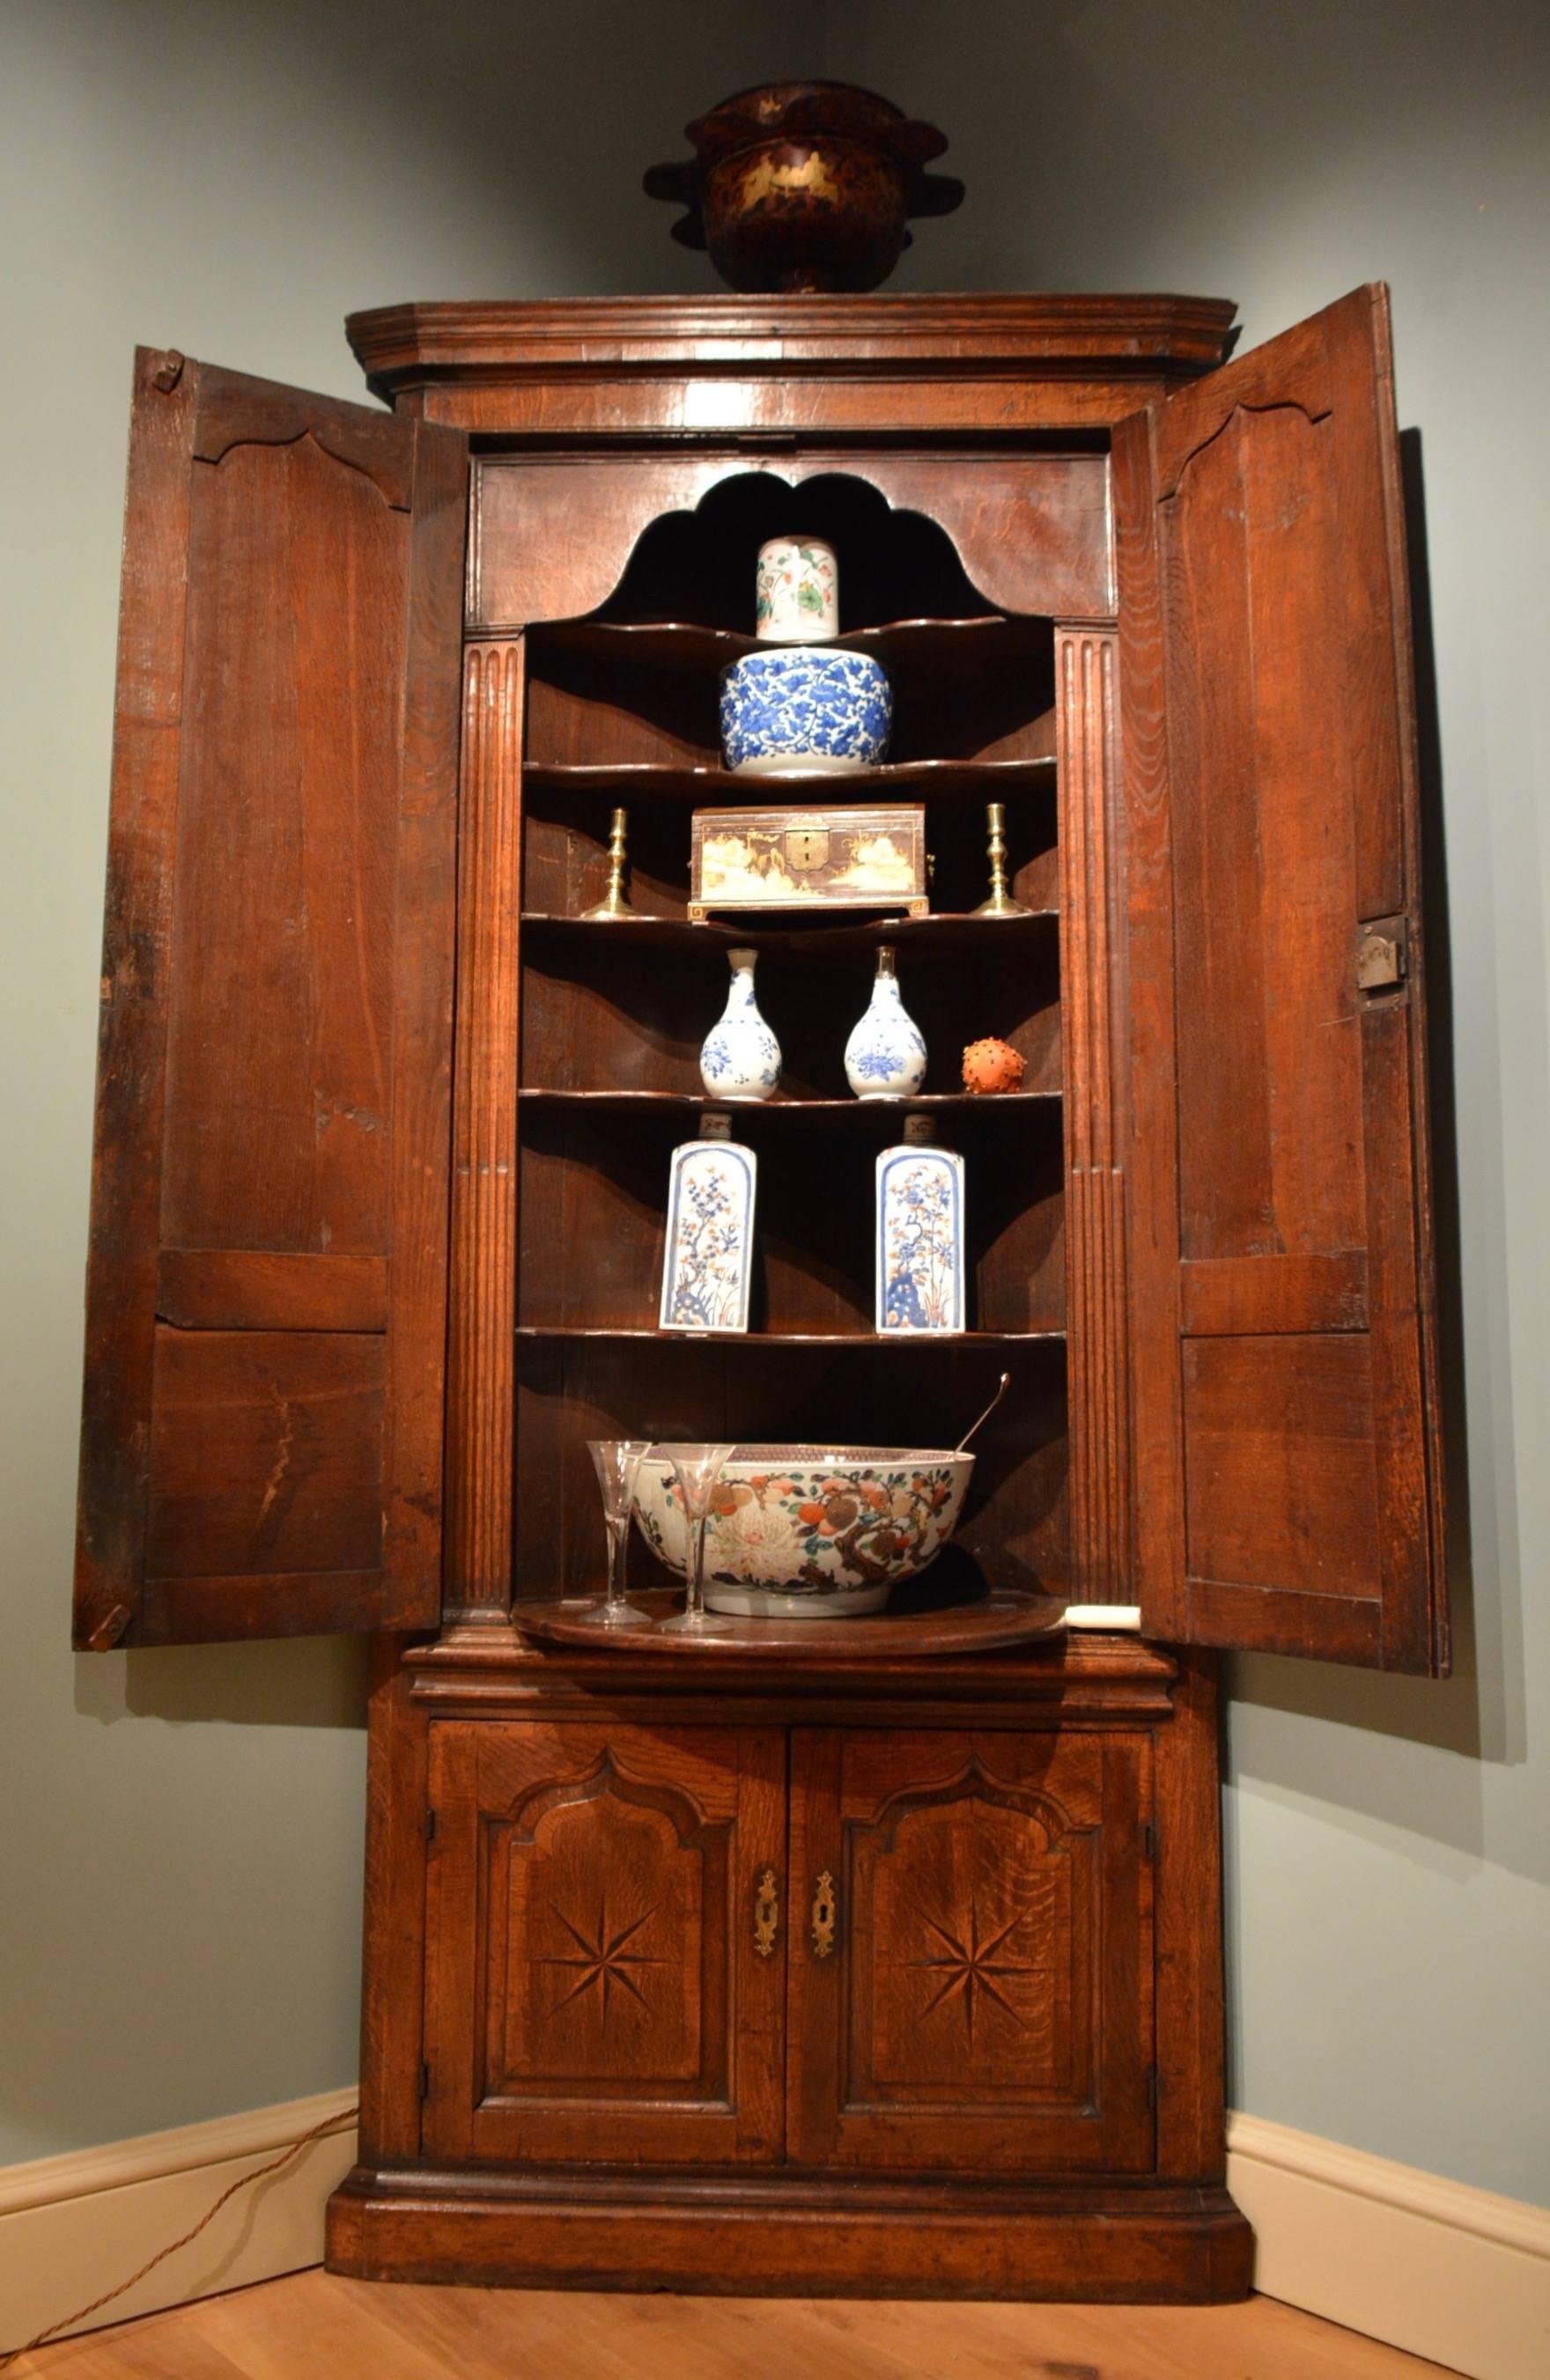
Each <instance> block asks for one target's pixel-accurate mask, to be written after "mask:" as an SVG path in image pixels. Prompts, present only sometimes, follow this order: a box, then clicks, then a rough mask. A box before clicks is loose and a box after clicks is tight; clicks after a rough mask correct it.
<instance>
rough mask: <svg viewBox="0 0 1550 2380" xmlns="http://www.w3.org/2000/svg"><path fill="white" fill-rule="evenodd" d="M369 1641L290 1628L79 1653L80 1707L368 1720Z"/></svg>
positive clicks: (196, 1718)
mask: <svg viewBox="0 0 1550 2380" xmlns="http://www.w3.org/2000/svg"><path fill="white" fill-rule="evenodd" d="M368 1649H369V1645H368V1639H367V1638H366V1637H364V1636H291V1637H280V1638H274V1639H269V1640H261V1641H259V1642H257V1643H254V1644H250V1645H142V1646H139V1647H137V1648H135V1649H134V1650H132V1651H130V1652H127V1653H78V1654H77V1655H76V1657H75V1707H76V1710H77V1713H78V1714H79V1717H80V1718H94V1719H100V1720H102V1721H103V1722H104V1723H111V1722H112V1721H113V1720H115V1719H119V1718H163V1719H170V1720H171V1721H173V1722H174V1723H175V1724H177V1723H179V1722H182V1723H197V1722H203V1723H206V1724H208V1723H209V1722H210V1721H211V1720H219V1721H223V1722H225V1723H226V1725H227V1726H233V1727H338V1728H364V1726H365V1724H366V1665H367V1655H368Z"/></svg>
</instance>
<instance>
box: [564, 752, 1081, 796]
mask: <svg viewBox="0 0 1550 2380" xmlns="http://www.w3.org/2000/svg"><path fill="white" fill-rule="evenodd" d="M1055 781H1056V764H1055V754H1054V752H1053V751H1051V752H1048V753H1039V754H1036V755H1034V756H1031V757H1028V758H1017V759H999V760H997V759H989V760H897V761H895V760H888V761H884V762H882V763H881V764H880V765H879V766H878V767H876V768H874V769H848V770H846V771H845V772H844V773H843V774H842V775H834V774H831V773H830V772H828V771H824V770H817V769H772V770H768V771H759V772H757V773H756V774H752V775H751V774H750V773H749V772H748V771H744V770H736V769H722V768H718V767H716V766H715V765H714V764H713V763H711V762H709V761H706V762H703V763H694V762H689V761H675V760H575V761H570V760H567V761H555V760H530V761H528V762H526V763H525V764H524V767H523V770H522V782H523V784H524V785H525V786H526V787H527V788H528V789H529V791H539V792H545V793H558V794H568V793H569V794H587V793H599V794H612V795H616V797H617V799H618V800H620V801H621V802H629V801H633V800H637V799H641V800H646V801H691V802H703V803H705V804H707V805H713V804H714V805H719V806H726V805H728V804H731V803H742V804H743V805H744V806H745V807H748V808H750V809H751V808H754V807H767V806H768V805H769V804H770V803H771V802H775V801H779V800H781V799H783V798H784V799H785V800H787V801H812V802H819V803H823V802H837V801H844V800H847V799H848V797H849V796H850V795H851V794H852V793H855V794H860V795H886V796H887V798H888V799H889V800H904V799H907V798H908V796H909V794H910V792H911V790H913V791H916V792H918V793H920V794H921V795H924V796H925V797H926V798H928V799H930V798H932V797H934V795H939V794H941V795H948V794H951V795H964V796H966V797H969V798H973V799H978V800H981V801H990V802H995V801H1002V800H1004V799H1005V798H1006V796H1007V795H1008V794H1016V793H1019V792H1030V793H1044V794H1051V795H1053V793H1054V791H1055Z"/></svg>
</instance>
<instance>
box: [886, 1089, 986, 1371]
mask: <svg viewBox="0 0 1550 2380" xmlns="http://www.w3.org/2000/svg"><path fill="white" fill-rule="evenodd" d="M933 1139H934V1126H933V1124H932V1121H931V1118H930V1117H929V1116H922V1115H912V1116H908V1117H907V1118H906V1119H905V1126H904V1139H903V1141H902V1142H901V1143H900V1145H899V1146H898V1147H896V1148H885V1149H883V1150H881V1151H880V1152H879V1154H878V1159H877V1276H876V1277H877V1305H876V1318H877V1329H878V1331H879V1332H880V1333H881V1334H882V1335H883V1336H885V1337H894V1336H908V1335H909V1334H911V1333H919V1332H922V1331H944V1332H945V1331H954V1330H965V1329H966V1328H967V1319H966V1315H965V1305H964V1261H963V1160H962V1158H961V1157H959V1156H958V1153H957V1151H956V1150H954V1149H950V1148H934V1147H932V1146H931V1143H932V1141H933Z"/></svg>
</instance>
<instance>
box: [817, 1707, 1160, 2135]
mask: <svg viewBox="0 0 1550 2380" xmlns="http://www.w3.org/2000/svg"><path fill="white" fill-rule="evenodd" d="M1151 1790H1152V1779H1151V1747H1150V1743H1149V1741H1148V1739H1146V1738H1145V1737H1143V1736H1141V1735H1139V1734H1137V1735H1119V1734H1115V1735H1105V1736H1100V1735H1079V1734H1076V1733H1074V1732H1073V1733H1069V1734H1068V1735H1067V1736H1065V1737H1064V1738H1061V1739H1059V1740H1057V1739H1056V1737H1055V1736H1054V1735H1053V1734H1033V1733H1030V1734H1027V1735H1013V1734H999V1733H989V1732H986V1733H984V1734H978V1735H971V1734H967V1733H958V1732H951V1733H949V1732H941V1733H937V1732H932V1733H929V1734H928V1733H919V1734H916V1733H907V1734H886V1735H885V1734H882V1733H871V1732H864V1731H861V1730H856V1731H855V1732H853V1733H843V1734H842V1733H840V1732H838V1731H829V1730H802V1731H800V1732H799V1734H798V1735H797V1736H796V1737H795V1738H794V1740H793V1756H792V1808H791V1890H792V1912H791V1934H790V1951H789V1956H790V1962H791V1968H790V1972H791V1983H790V2008H791V2020H790V2043H789V2048H788V2054H787V2070H788V2078H789V2081H788V2092H787V2135H788V2143H789V2147H788V2154H789V2155H790V2156H791V2157H792V2158H793V2159H794V2160H798V2161H799V2162H801V2163H803V2164H815V2165H816V2164H824V2163H830V2162H835V2163H838V2164H841V2165H859V2166H877V2167H890V2166H892V2167H900V2168H909V2169H913V2170H929V2169H932V2168H965V2169H970V2170H974V2169H978V2170H982V2171H987V2170H988V2171H1001V2172H1060V2171H1062V2170H1068V2169H1070V2170H1080V2169H1092V2168H1100V2169H1103V2170H1105V2171H1110V2172H1137V2171H1146V2170H1148V2169H1150V2167H1151V2165H1152V2163H1153V2118H1152V2113H1151V2109H1150V2107H1149V2105H1148V2075H1149V2070H1150V2069H1151V2066H1152V2058H1153V2051H1152V1981H1151V1974H1152V1874H1151V1865H1150V1863H1149V1861H1148V1860H1147V1859H1146V1857H1145V1855H1144V1852H1145V1844H1144V1838H1143V1832H1142V1829H1143V1826H1144V1823H1145V1821H1146V1819H1147V1817H1148V1815H1149V1813H1150V1807H1151ZM825 1901H827V1902H829V1903H831V1904H832V1908H833V1918H834V1926H833V1947H832V1948H831V1949H827V1950H825V1949H824V1928H823V1923H822V1919H823V1916H824V1912H823V1910H822V1909H821V1908H820V1904H822V1903H824V1902H825ZM815 1910H817V1911H819V1922H818V1923H816V1924H815V1920H814V1912H815Z"/></svg>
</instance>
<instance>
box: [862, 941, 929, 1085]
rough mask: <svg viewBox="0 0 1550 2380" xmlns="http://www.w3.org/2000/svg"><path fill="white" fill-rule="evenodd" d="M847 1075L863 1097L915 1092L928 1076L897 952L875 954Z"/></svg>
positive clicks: (884, 950)
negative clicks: (904, 995) (874, 967)
mask: <svg viewBox="0 0 1550 2380" xmlns="http://www.w3.org/2000/svg"><path fill="white" fill-rule="evenodd" d="M845 1078H846V1080H847V1082H848V1084H849V1086H850V1087H851V1089H852V1090H853V1091H854V1092H855V1094H856V1097H857V1098H858V1099H909V1098H911V1097H913V1095H914V1093H915V1092H917V1091H918V1090H919V1089H920V1087H921V1084H922V1083H923V1082H924V1081H925V1078H926V1045H925V1041H924V1039H923V1038H922V1036H921V1028H920V1026H918V1025H917V1024H916V1022H915V1020H914V1018H913V1017H912V1016H911V1015H910V1014H909V1011H908V1009H907V1008H906V1007H905V1005H904V1002H903V1001H902V1000H901V999H900V997H899V989H898V977H897V973H896V972H895V965H894V953H893V951H892V949H891V948H889V947H888V946H887V945H885V946H884V948H883V949H881V950H880V951H879V952H878V953H877V974H876V977H875V978H874V980H873V987H872V998H871V1000H870V1001H869V1002H867V1005H866V1008H865V1010H864V1011H863V1012H862V1014H861V1016H860V1020H859V1021H858V1023H857V1024H856V1025H855V1026H854V1027H853V1028H852V1030H851V1034H850V1038H849V1039H848V1041H847V1043H846V1045H845Z"/></svg>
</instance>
